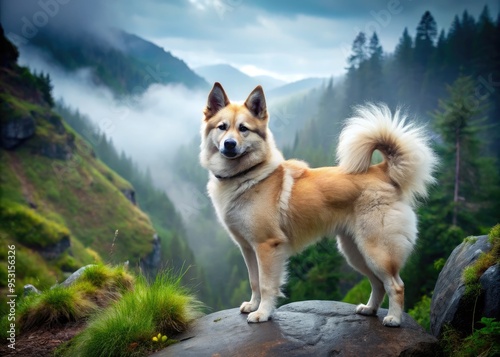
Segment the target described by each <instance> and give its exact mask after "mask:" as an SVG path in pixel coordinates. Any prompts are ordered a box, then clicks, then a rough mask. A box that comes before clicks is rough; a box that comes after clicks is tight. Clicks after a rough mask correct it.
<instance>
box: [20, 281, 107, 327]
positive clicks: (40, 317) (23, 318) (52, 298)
mask: <svg viewBox="0 0 500 357" xmlns="http://www.w3.org/2000/svg"><path fill="white" fill-rule="evenodd" d="M96 309H97V305H96V304H95V303H94V302H92V301H91V300H89V299H88V298H87V297H86V296H85V295H84V294H83V292H82V291H81V290H79V289H78V288H77V287H76V286H70V287H67V288H66V287H62V286H56V287H54V288H53V289H49V290H47V291H45V292H44V293H43V294H41V295H36V294H32V295H30V296H28V297H26V299H24V300H23V301H22V303H21V304H20V305H19V310H18V314H19V325H20V330H21V332H24V331H31V330H35V329H37V328H39V327H40V326H45V327H53V326H61V325H64V324H65V323H67V322H70V321H78V320H80V319H82V318H84V317H86V316H88V315H90V313H91V312H93V311H95V310H96Z"/></svg>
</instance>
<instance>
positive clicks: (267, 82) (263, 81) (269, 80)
mask: <svg viewBox="0 0 500 357" xmlns="http://www.w3.org/2000/svg"><path fill="white" fill-rule="evenodd" d="M252 78H255V80H256V81H257V82H259V84H260V85H261V86H262V87H264V90H266V91H269V90H272V89H274V88H277V87H281V86H283V85H285V84H286V82H285V81H282V80H281V79H278V78H274V77H271V76H255V77H252Z"/></svg>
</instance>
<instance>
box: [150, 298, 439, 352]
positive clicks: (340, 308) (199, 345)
mask: <svg viewBox="0 0 500 357" xmlns="http://www.w3.org/2000/svg"><path fill="white" fill-rule="evenodd" d="M354 311H355V306H354V305H351V304H347V303H342V302H334V301H303V302H296V303H291V304H288V305H284V306H281V307H280V308H279V309H277V310H276V311H275V313H274V314H273V316H272V320H271V321H269V322H264V323H258V324H249V323H247V321H246V318H247V315H244V314H240V312H239V309H230V310H224V311H219V312H216V313H213V314H210V315H207V316H204V317H202V318H200V319H198V320H196V321H195V322H193V324H192V325H191V327H190V328H189V329H188V330H187V331H186V332H185V333H183V334H181V335H180V336H176V337H175V338H176V339H179V340H180V342H179V343H176V344H174V345H171V346H169V347H167V348H165V349H164V350H162V351H159V352H157V353H155V354H154V355H153V356H155V357H168V356H242V357H251V356H279V357H281V356H287V357H288V356H356V357H357V356H434V355H438V354H439V347H438V341H437V339H436V338H435V337H433V336H431V335H429V334H428V333H426V332H425V331H424V329H423V328H422V327H420V326H419V325H418V324H417V323H416V322H415V321H414V320H413V319H412V318H411V317H410V316H409V315H407V314H405V315H404V319H403V323H402V325H401V327H400V328H389V327H385V326H383V325H382V319H383V317H384V316H385V315H386V314H387V310H386V309H381V310H380V311H379V314H378V316H376V317H369V316H361V315H356V314H355V313H354Z"/></svg>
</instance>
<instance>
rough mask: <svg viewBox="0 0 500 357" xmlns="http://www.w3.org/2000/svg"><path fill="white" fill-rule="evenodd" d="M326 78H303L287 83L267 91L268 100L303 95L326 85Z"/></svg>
mask: <svg viewBox="0 0 500 357" xmlns="http://www.w3.org/2000/svg"><path fill="white" fill-rule="evenodd" d="M327 81H328V80H327V78H305V79H301V80H299V81H296V82H292V83H288V84H285V85H282V86H280V87H277V88H274V89H272V90H270V91H268V92H267V93H266V94H267V96H268V97H269V98H272V99H276V98H282V97H286V96H290V95H294V94H299V93H305V92H307V91H310V90H312V89H315V88H319V87H321V86H323V85H325V84H326V82H327Z"/></svg>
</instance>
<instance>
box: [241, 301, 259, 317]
mask: <svg viewBox="0 0 500 357" xmlns="http://www.w3.org/2000/svg"><path fill="white" fill-rule="evenodd" d="M258 307H259V304H258V303H257V302H251V301H250V302H248V301H245V302H243V304H241V306H240V312H241V313H243V314H248V313H249V312H252V311H255V310H257V308H258Z"/></svg>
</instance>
